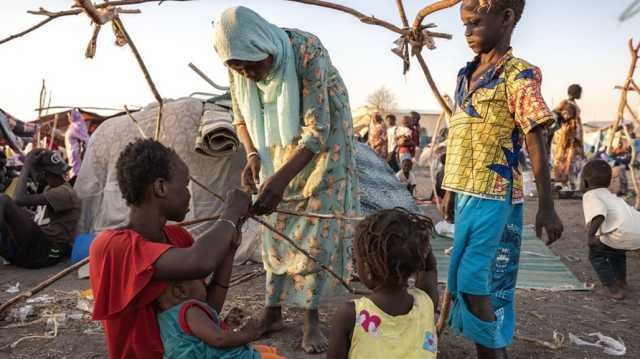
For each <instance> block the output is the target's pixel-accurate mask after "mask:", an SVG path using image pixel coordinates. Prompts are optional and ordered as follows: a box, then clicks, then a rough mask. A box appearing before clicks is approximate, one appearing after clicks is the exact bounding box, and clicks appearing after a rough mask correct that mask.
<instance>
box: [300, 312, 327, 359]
mask: <svg viewBox="0 0 640 359" xmlns="http://www.w3.org/2000/svg"><path fill="white" fill-rule="evenodd" d="M302 349H303V350H304V351H305V352H306V353H307V354H320V353H324V352H326V351H327V349H329V340H328V339H327V337H325V336H324V334H323V333H322V330H321V329H320V317H319V314H318V310H317V309H307V310H305V312H304V330H303V335H302Z"/></svg>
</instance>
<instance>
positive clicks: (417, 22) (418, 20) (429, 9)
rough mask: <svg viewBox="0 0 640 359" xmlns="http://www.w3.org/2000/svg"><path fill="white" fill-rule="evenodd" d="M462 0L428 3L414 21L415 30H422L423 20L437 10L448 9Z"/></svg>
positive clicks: (415, 31)
mask: <svg viewBox="0 0 640 359" xmlns="http://www.w3.org/2000/svg"><path fill="white" fill-rule="evenodd" d="M461 1H462V0H441V1H438V2H436V3H435V4H431V5H428V6H426V7H424V8H423V9H422V10H420V11H419V12H418V15H417V16H416V19H415V20H414V21H413V32H414V33H418V32H419V31H420V27H421V26H422V21H423V20H424V19H425V18H426V17H427V16H429V15H431V14H433V13H434V12H436V11H440V10H444V9H448V8H450V7H452V6H454V5H456V4H457V3H459V2H461Z"/></svg>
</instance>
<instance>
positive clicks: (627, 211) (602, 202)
mask: <svg viewBox="0 0 640 359" xmlns="http://www.w3.org/2000/svg"><path fill="white" fill-rule="evenodd" d="M582 182H583V183H582V185H583V186H584V187H583V192H584V195H583V196H582V205H583V209H584V218H585V222H586V223H587V233H588V235H589V260H590V261H591V265H592V266H593V269H594V270H595V271H596V273H597V274H598V278H600V282H602V285H604V286H605V287H607V289H609V296H610V297H611V298H612V299H616V300H622V299H624V297H625V290H626V289H627V255H626V252H627V251H629V250H637V249H640V212H638V211H637V210H635V209H634V208H632V207H631V206H629V205H628V204H627V202H625V201H624V200H623V199H622V198H620V197H617V196H616V195H615V194H613V193H611V191H609V189H608V187H609V183H610V182H611V167H610V166H609V164H607V162H605V161H602V160H593V161H590V162H588V163H587V164H586V165H585V166H584V169H583V170H582Z"/></svg>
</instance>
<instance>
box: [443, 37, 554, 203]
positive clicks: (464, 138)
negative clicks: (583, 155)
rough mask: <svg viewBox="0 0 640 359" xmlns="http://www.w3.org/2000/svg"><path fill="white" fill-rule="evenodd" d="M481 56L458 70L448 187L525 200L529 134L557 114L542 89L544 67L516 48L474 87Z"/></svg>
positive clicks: (448, 167) (445, 179) (448, 152)
mask: <svg viewBox="0 0 640 359" xmlns="http://www.w3.org/2000/svg"><path fill="white" fill-rule="evenodd" d="M477 64H478V58H476V59H475V60H474V61H473V62H470V63H468V64H467V66H465V67H464V68H463V69H462V70H460V73H459V74H458V85H457V89H456V105H455V109H454V113H453V116H452V117H451V120H450V121H449V138H448V142H447V160H446V165H445V173H444V180H443V184H442V186H443V188H445V189H447V190H450V191H453V192H457V193H460V194H466V195H471V196H475V197H481V198H487V199H495V200H505V199H506V197H507V195H508V190H509V185H510V184H512V200H513V203H521V202H522V200H523V198H522V193H523V191H522V174H521V173H520V170H519V169H518V159H519V156H520V152H521V151H522V145H523V142H524V141H523V140H524V135H526V134H527V133H529V132H531V131H532V130H533V129H534V128H536V127H537V126H540V125H547V124H548V123H549V122H550V121H552V119H553V115H552V114H551V111H550V110H549V108H548V107H547V105H546V104H545V102H544V99H543V98H542V94H541V92H540V84H541V82H542V74H541V72H540V69H539V68H537V67H535V66H533V65H531V64H529V63H527V62H526V61H524V60H521V59H519V58H516V57H514V56H513V55H512V53H511V50H510V51H509V52H508V53H507V54H505V56H504V57H503V58H502V59H501V60H500V61H499V62H498V63H497V64H496V65H495V66H492V67H491V68H489V69H488V70H487V71H486V72H485V73H484V74H483V75H482V77H481V78H480V80H479V81H477V84H475V85H474V87H473V88H469V79H470V77H471V74H472V73H473V70H474V69H475V68H476V66H477Z"/></svg>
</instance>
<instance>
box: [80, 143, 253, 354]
mask: <svg viewBox="0 0 640 359" xmlns="http://www.w3.org/2000/svg"><path fill="white" fill-rule="evenodd" d="M116 170H117V177H118V185H119V187H120V191H121V192H122V196H123V197H124V199H125V201H126V203H127V205H128V206H129V208H130V212H129V224H127V225H126V226H125V227H123V228H117V229H110V230H105V231H103V232H101V233H100V234H98V236H97V237H96V239H95V240H94V241H93V244H92V245H91V249H90V253H89V257H90V258H91V261H90V262H89V268H90V269H89V270H90V278H91V288H92V289H93V295H94V297H95V302H94V307H93V319H94V320H101V321H102V325H103V327H104V333H105V337H106V341H107V349H108V351H109V357H110V358H145V359H146V358H158V359H161V358H162V357H163V354H164V350H163V346H162V340H161V338H160V329H159V327H158V321H157V318H156V315H157V313H156V309H157V305H156V303H157V300H158V299H159V298H160V296H161V295H162V293H164V292H165V291H166V290H167V288H169V286H170V281H186V280H202V279H203V278H205V277H207V276H209V275H211V274H212V273H213V275H212V276H211V279H210V281H209V283H208V284H207V287H206V301H207V303H208V304H209V305H210V306H211V307H213V308H216V309H217V310H219V309H220V308H222V304H223V303H224V301H225V299H226V295H227V289H228V286H229V279H230V277H231V267H232V264H233V257H234V255H235V252H236V249H237V248H238V245H239V244H240V243H239V242H240V235H239V231H238V230H239V228H240V224H241V223H242V219H243V218H245V217H246V216H247V214H248V211H249V206H250V204H251V199H250V197H249V195H248V194H246V193H244V192H242V191H240V190H235V191H230V192H229V193H228V195H227V201H226V208H225V209H224V210H223V212H222V214H221V217H220V219H219V220H218V221H217V222H216V223H215V224H214V225H213V226H212V227H211V228H210V229H209V231H208V232H205V233H203V235H202V239H200V240H199V241H198V242H195V243H194V242H193V239H192V238H191V235H190V234H189V232H187V231H186V230H184V229H183V228H181V227H178V226H173V225H167V221H175V222H180V221H182V220H184V218H185V216H186V214H187V212H188V211H189V202H190V199H191V195H190V194H189V189H188V187H187V186H188V185H189V168H188V167H187V165H186V164H185V163H184V162H183V161H182V160H181V159H180V157H179V156H178V155H177V154H176V153H175V151H173V150H172V149H169V148H167V147H165V146H163V145H162V144H161V143H159V142H157V141H154V140H151V139H147V140H137V141H135V142H133V143H130V144H128V145H127V147H125V149H124V150H123V151H122V153H121V154H120V156H119V158H118V161H117V162H116Z"/></svg>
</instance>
